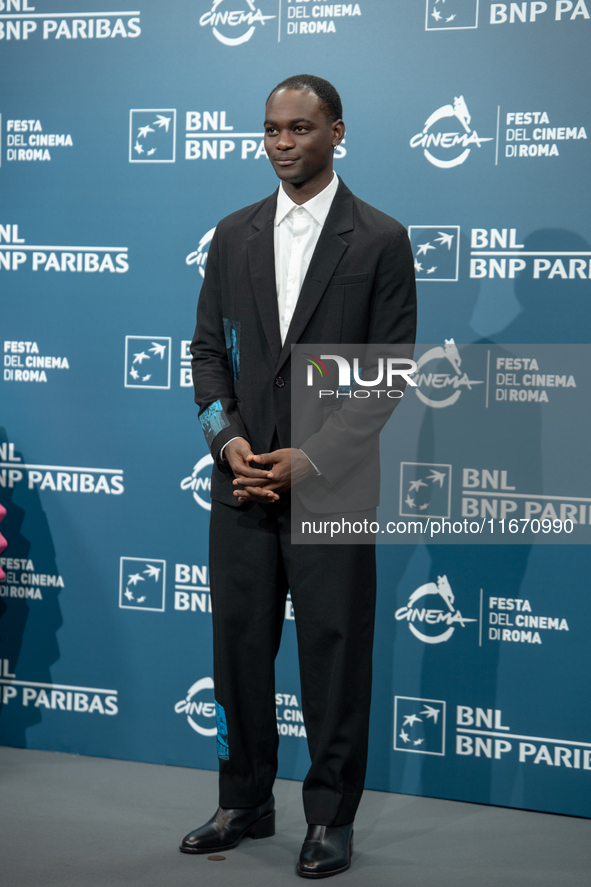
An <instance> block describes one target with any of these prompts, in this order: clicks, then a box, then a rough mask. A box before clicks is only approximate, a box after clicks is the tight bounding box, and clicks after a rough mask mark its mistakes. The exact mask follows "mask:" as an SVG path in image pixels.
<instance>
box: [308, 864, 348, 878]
mask: <svg viewBox="0 0 591 887" xmlns="http://www.w3.org/2000/svg"><path fill="white" fill-rule="evenodd" d="M350 868H351V860H349V862H348V863H347V865H344V866H342V867H341V868H340V869H333V870H332V871H331V872H317V873H314V874H312V872H303V871H302V870H301V868H300V867H299V865H297V866H296V872H297V874H298V875H299V876H300V878H330V877H332V875H340V874H341V872H346V871H348V869H350Z"/></svg>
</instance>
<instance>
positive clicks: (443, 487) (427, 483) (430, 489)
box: [399, 462, 451, 518]
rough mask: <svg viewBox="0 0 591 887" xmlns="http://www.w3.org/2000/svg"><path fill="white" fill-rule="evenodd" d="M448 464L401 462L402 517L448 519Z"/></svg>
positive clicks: (449, 487)
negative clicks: (416, 516) (415, 516)
mask: <svg viewBox="0 0 591 887" xmlns="http://www.w3.org/2000/svg"><path fill="white" fill-rule="evenodd" d="M450 509H451V465H444V464H439V463H435V462H401V463H400V507H399V513H400V516H401V517H412V516H414V515H418V516H419V517H441V518H449V515H450Z"/></svg>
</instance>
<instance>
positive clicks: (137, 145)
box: [133, 139, 144, 154]
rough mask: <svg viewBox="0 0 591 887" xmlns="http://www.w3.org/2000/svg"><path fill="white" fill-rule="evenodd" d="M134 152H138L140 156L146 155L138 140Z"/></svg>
mask: <svg viewBox="0 0 591 887" xmlns="http://www.w3.org/2000/svg"><path fill="white" fill-rule="evenodd" d="M133 150H134V151H137V153H138V154H143V153H144V149H143V148H142V146H141V145H140V143H139V142H138V140H137V139H136V140H135V145H134V146H133Z"/></svg>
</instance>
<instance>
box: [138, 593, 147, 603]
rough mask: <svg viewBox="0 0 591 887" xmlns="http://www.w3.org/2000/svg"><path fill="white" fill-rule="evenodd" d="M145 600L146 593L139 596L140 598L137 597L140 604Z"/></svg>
mask: <svg viewBox="0 0 591 887" xmlns="http://www.w3.org/2000/svg"><path fill="white" fill-rule="evenodd" d="M145 600H146V595H145V594H144V595H142V597H139V598H138V599H137V602H138V604H143V602H144V601H145Z"/></svg>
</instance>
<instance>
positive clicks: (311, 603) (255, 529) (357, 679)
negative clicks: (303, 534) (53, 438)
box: [210, 501, 376, 826]
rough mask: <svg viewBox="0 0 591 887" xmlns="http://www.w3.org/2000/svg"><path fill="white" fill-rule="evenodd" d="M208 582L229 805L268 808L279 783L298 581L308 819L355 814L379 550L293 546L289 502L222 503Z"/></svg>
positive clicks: (324, 821) (224, 792)
mask: <svg viewBox="0 0 591 887" xmlns="http://www.w3.org/2000/svg"><path fill="white" fill-rule="evenodd" d="M210 584H211V603H212V613H213V632H214V681H215V693H216V701H217V703H218V706H219V707H218V715H219V718H221V723H222V725H223V729H224V730H226V731H227V748H226V747H225V744H223V745H222V746H221V748H222V753H221V754H222V757H221V758H220V801H219V803H220V806H221V807H255V806H258V805H259V804H261V803H262V802H263V801H265V800H266V799H267V798H268V797H269V795H270V794H271V791H272V788H273V782H274V780H275V775H276V771H277V748H278V742H279V737H278V732H277V721H276V711H275V671H274V660H275V656H276V654H277V651H278V649H279V642H280V639H281V630H282V626H283V619H284V613H285V599H286V595H287V591H288V589H289V590H290V591H291V598H292V603H293V608H294V614H295V623H296V631H297V639H298V654H299V667H300V679H301V688H302V710H303V715H304V724H305V727H306V733H307V737H308V748H309V751H310V757H311V760H312V764H311V767H310V770H309V771H308V774H307V776H306V779H305V781H304V788H303V796H304V810H305V814H306V819H307V821H308V823H313V824H317V825H332V826H338V825H345V824H347V823H350V822H352V821H353V819H354V817H355V812H356V810H357V806H358V804H359V801H360V798H361V794H362V792H363V783H364V779H365V770H366V763H367V741H368V725H369V708H370V699H371V666H372V646H373V632H374V616H375V592H376V565H375V546H374V545H367V544H365V545H354V544H351V545H326V544H325V545H292V544H291V540H290V505H289V503H288V502H278V503H275V504H271V505H259V504H257V503H249V504H246V505H243V506H241V507H240V508H232V507H231V506H228V505H223V504H221V503H220V502H215V501H214V502H212V509H211V525H210ZM218 723H220V721H219V720H218ZM219 748H220V745H219V744H218V749H219Z"/></svg>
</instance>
